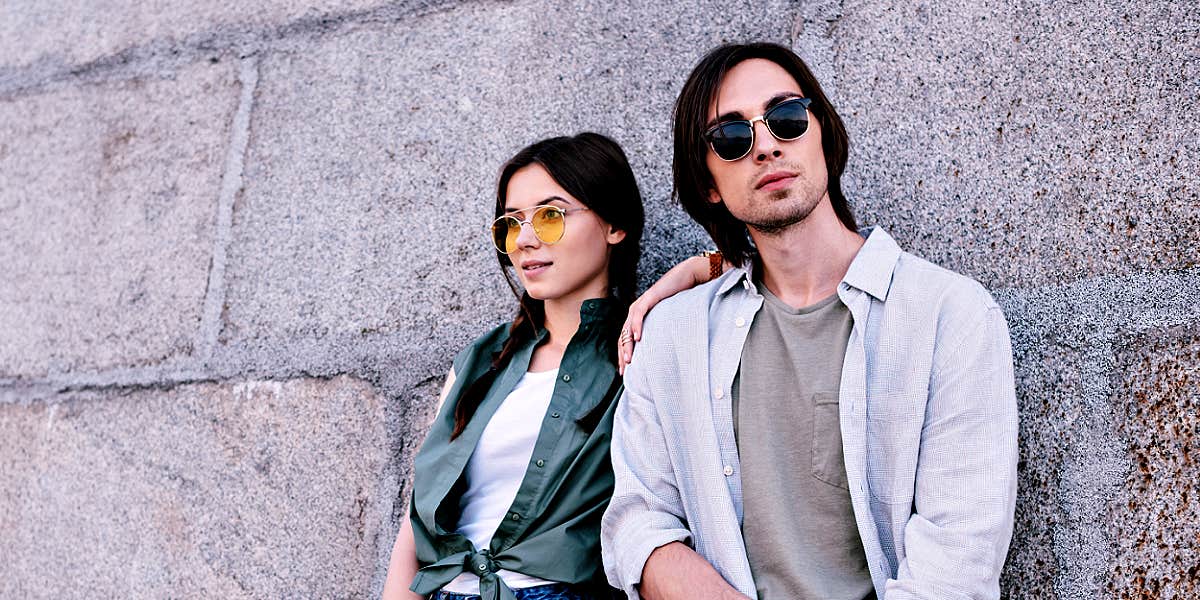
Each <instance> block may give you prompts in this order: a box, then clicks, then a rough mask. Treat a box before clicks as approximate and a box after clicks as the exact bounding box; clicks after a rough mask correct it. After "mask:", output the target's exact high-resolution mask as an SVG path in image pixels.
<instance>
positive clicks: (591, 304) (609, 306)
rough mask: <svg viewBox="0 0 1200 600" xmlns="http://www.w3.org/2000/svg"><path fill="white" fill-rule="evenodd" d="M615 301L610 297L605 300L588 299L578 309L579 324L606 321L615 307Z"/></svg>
mask: <svg viewBox="0 0 1200 600" xmlns="http://www.w3.org/2000/svg"><path fill="white" fill-rule="evenodd" d="M616 304H617V301H616V300H614V299H613V298H612V297H611V296H609V297H606V298H589V299H587V300H584V301H583V304H582V305H581V306H580V307H579V322H580V324H583V323H591V322H594V321H603V320H605V319H607V318H608V317H609V316H610V315H611V314H612V312H613V309H614V308H615V307H616Z"/></svg>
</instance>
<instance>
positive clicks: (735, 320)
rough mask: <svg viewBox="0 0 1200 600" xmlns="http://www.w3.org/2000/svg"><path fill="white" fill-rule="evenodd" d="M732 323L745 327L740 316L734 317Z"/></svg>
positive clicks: (743, 320) (744, 322)
mask: <svg viewBox="0 0 1200 600" xmlns="http://www.w3.org/2000/svg"><path fill="white" fill-rule="evenodd" d="M733 324H734V325H737V326H738V327H745V326H746V320H745V319H743V318H741V317H738V318H736V319H734V321H733Z"/></svg>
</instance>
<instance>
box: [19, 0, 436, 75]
mask: <svg viewBox="0 0 1200 600" xmlns="http://www.w3.org/2000/svg"><path fill="white" fill-rule="evenodd" d="M378 4H380V0H341V1H338V2H324V3H320V4H319V5H318V4H317V3H311V2H288V1H286V0H268V1H265V2H246V3H230V2H220V1H213V0H207V1H202V2H166V3H155V4H152V5H147V4H146V3H145V2H136V1H134V0H118V1H116V2H105V3H87V2H64V1H61V0H51V1H47V2H39V1H36V0H13V1H10V2H5V3H4V4H3V5H0V71H2V70H3V69H4V68H9V69H16V68H22V67H29V66H31V65H32V66H35V67H36V66H41V65H49V66H52V67H66V66H70V65H77V64H83V63H90V62H93V61H96V60H98V59H102V58H104V57H108V56H111V55H114V54H119V53H121V52H124V51H127V50H130V49H132V48H136V47H138V46H144V45H150V44H157V45H158V46H162V47H164V48H166V47H170V46H178V45H184V44H188V43H192V44H198V45H199V44H201V43H204V44H211V43H212V41H213V39H214V38H220V37H222V36H224V37H229V38H240V37H241V36H244V35H245V34H246V33H248V32H251V31H253V30H255V29H260V30H261V29H269V28H271V27H273V26H283V25H285V24H287V23H288V22H291V21H302V20H305V19H308V20H320V19H321V18H323V17H327V15H329V14H330V13H332V14H333V15H334V18H336V16H337V15H338V13H344V12H352V11H358V10H363V9H365V8H369V7H371V6H373V5H378ZM406 4H422V3H420V2H409V3H406Z"/></svg>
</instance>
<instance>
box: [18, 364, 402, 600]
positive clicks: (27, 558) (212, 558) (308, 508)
mask: <svg viewBox="0 0 1200 600" xmlns="http://www.w3.org/2000/svg"><path fill="white" fill-rule="evenodd" d="M384 411H385V401H384V399H383V397H382V396H380V395H379V394H378V393H377V392H376V391H375V390H374V389H373V388H372V386H370V385H369V384H366V383H365V382H363V381H361V380H357V379H354V378H350V377H336V378H332V379H328V380H323V379H297V380H290V381H247V382H242V383H197V384H190V385H182V386H178V387H174V388H171V389H159V388H148V389H142V390H113V391H95V392H77V393H72V394H69V395H65V396H62V397H60V398H59V399H58V401H56V402H54V403H50V404H45V403H34V404H28V405H20V404H5V405H0V530H3V531H4V535H3V536H0V556H4V560H3V561H0V596H3V597H5V598H33V597H46V598H65V597H80V596H82V595H86V596H90V597H109V598H116V597H122V598H162V597H210V598H211V597H220V598H229V597H232V598H264V597H273V598H279V597H308V598H329V597H360V596H363V595H366V594H367V593H368V590H370V588H371V582H372V577H373V576H374V574H375V569H376V563H377V561H378V560H379V556H378V554H379V551H378V548H380V547H383V548H386V549H389V550H390V548H391V543H392V538H391V537H390V536H391V535H392V533H391V532H385V531H382V530H381V529H380V526H381V524H384V523H388V522H389V519H390V516H391V515H390V511H391V510H392V502H393V500H394V498H395V492H396V484H395V482H394V478H393V477H392V474H393V469H394V466H393V457H392V454H391V452H390V450H389V448H390V446H391V445H390V444H389V442H388V437H387V433H386V431H385V418H384ZM383 560H384V561H386V557H384V558H383Z"/></svg>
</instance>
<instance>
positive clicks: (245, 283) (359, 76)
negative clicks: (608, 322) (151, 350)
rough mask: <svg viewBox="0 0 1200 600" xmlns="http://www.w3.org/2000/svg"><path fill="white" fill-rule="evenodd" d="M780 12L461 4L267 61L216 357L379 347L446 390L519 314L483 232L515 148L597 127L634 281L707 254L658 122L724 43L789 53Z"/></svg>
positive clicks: (741, 7)
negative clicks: (629, 184) (465, 356)
mask: <svg viewBox="0 0 1200 600" xmlns="http://www.w3.org/2000/svg"><path fill="white" fill-rule="evenodd" d="M780 14H786V7H785V6H784V5H783V4H782V3H768V4H767V5H766V6H763V5H758V4H757V3H750V2H736V3H733V4H732V5H730V4H728V3H715V2H704V3H697V4H688V5H686V6H684V5H683V4H680V5H670V6H666V7H664V6H659V5H649V4H638V5H632V6H623V7H622V9H621V10H619V11H613V10H612V7H611V6H610V5H609V4H607V3H582V4H580V5H578V6H576V7H575V8H573V9H572V10H571V11H562V10H559V9H558V8H557V4H556V3H551V2H518V3H513V4H499V5H497V4H464V5H461V6H458V7H456V8H454V9H452V10H447V11H442V12H438V13H435V14H430V15H426V16H424V17H422V18H421V19H420V20H417V21H414V22H410V23H397V24H385V25H380V26H377V27H371V28H362V29H361V30H357V31H354V32H353V33H349V34H347V35H343V36H336V37H328V38H326V39H323V40H321V41H320V43H316V44H315V45H313V46H312V47H309V48H305V49H304V51H297V52H287V53H275V54H270V55H267V56H264V57H263V60H262V63H261V77H260V79H259V86H258V89H257V91H256V101H255V107H254V118H253V135H252V138H251V142H250V147H249V150H248V152H247V157H246V177H245V181H246V187H245V190H244V193H243V194H242V196H241V197H240V198H239V201H238V203H237V205H236V206H235V209H234V216H233V223H234V232H233V238H234V243H233V245H232V246H231V248H230V253H229V257H230V258H229V265H230V267H229V270H228V295H227V298H228V302H227V305H228V306H227V309H226V311H225V315H224V322H223V331H222V343H224V344H226V347H227V349H228V353H229V355H230V356H238V353H239V352H242V351H246V352H249V353H250V354H249V355H248V358H246V360H249V361H251V362H252V363H253V364H256V365H262V364H273V363H272V361H274V360H275V358H273V357H274V356H278V355H279V353H281V352H285V350H284V344H283V341H284V340H286V341H287V348H288V350H287V351H290V350H294V349H296V348H308V347H309V346H307V345H306V344H308V343H309V342H308V340H314V342H313V343H314V344H316V346H319V347H318V348H316V349H314V350H313V352H315V353H327V354H330V355H333V356H334V357H335V358H333V359H331V360H334V361H336V360H337V359H336V357H337V356H352V355H354V354H355V352H356V350H355V348H358V347H361V346H362V345H363V344H364V343H368V342H369V340H370V339H371V338H372V337H375V336H377V334H378V335H392V334H395V337H394V338H392V339H398V340H401V341H400V342H399V346H397V347H392V348H391V350H389V351H391V352H395V354H396V355H397V356H400V357H403V362H404V364H405V368H406V369H413V370H416V371H421V372H423V373H424V375H422V376H426V375H430V374H433V373H435V372H436V373H437V374H438V375H441V374H442V373H443V372H444V370H445V369H446V367H447V365H448V359H449V357H450V356H451V355H452V354H453V352H454V351H455V350H457V348H459V347H461V345H462V344H463V343H465V342H466V341H467V340H468V339H469V338H470V337H471V336H473V335H477V334H478V333H480V332H482V331H483V330H484V328H486V327H489V326H490V325H492V324H494V323H497V322H499V321H502V320H507V319H509V318H511V315H512V313H513V312H514V310H515V302H514V300H513V298H512V295H511V294H510V292H509V290H508V288H507V287H506V286H505V284H504V283H503V281H502V279H501V277H500V272H499V267H498V266H497V264H496V261H495V255H494V252H493V250H492V249H491V246H490V242H489V239H488V237H487V235H486V233H485V228H486V226H487V224H488V223H489V222H490V221H491V219H492V205H493V203H494V198H495V190H494V185H495V177H496V174H497V172H498V171H499V168H500V166H501V164H502V163H503V162H504V161H505V160H507V159H508V158H509V156H511V155H512V154H513V153H515V152H516V151H517V150H518V149H520V148H521V147H522V146H525V145H527V144H529V143H532V142H534V141H535V140H538V139H541V138H544V137H548V136H551V135H563V134H573V133H577V132H580V131H584V130H595V131H599V132H601V133H605V134H608V135H610V136H612V137H613V138H614V139H616V140H617V141H618V142H620V143H622V144H623V146H624V147H625V149H626V151H627V153H628V154H629V156H630V159H631V162H632V164H633V166H634V169H635V172H636V173H637V175H638V176H639V182H640V184H641V186H642V191H643V194H644V196H645V199H646V204H647V208H648V210H647V212H648V219H647V233H646V236H645V243H644V248H645V255H646V256H647V260H646V261H645V262H644V264H643V269H642V272H643V273H644V274H661V273H662V272H663V271H665V270H666V268H667V267H668V266H670V265H671V264H674V262H675V261H677V260H678V259H679V258H682V257H683V256H686V255H687V254H690V253H693V252H695V251H697V250H699V249H700V248H703V247H706V246H708V245H709V243H708V242H707V236H705V235H704V234H703V232H702V231H701V230H700V229H699V228H698V227H696V226H695V225H694V224H692V223H691V222H690V220H688V219H687V217H686V216H685V215H684V214H683V213H682V211H681V210H680V209H679V208H678V207H676V206H675V205H674V203H673V202H671V201H670V200H669V189H670V183H669V169H670V157H671V154H670V152H671V138H670V135H671V134H670V112H671V105H672V103H673V102H674V100H675V95H676V93H677V89H678V87H679V86H680V85H681V84H682V81H683V79H684V78H685V77H686V75H687V73H688V71H689V70H690V69H691V67H692V66H693V63H694V61H695V60H697V59H698V58H699V56H700V55H701V54H702V53H703V52H704V51H706V50H707V49H708V48H710V47H712V46H714V45H716V44H718V43H720V42H721V41H723V40H727V39H743V38H745V39H749V38H755V39H757V38H765V39H775V40H777V41H784V42H786V39H787V35H788V32H789V31H790V28H791V22H790V20H789V19H788V18H782V19H781V18H779V15H780Z"/></svg>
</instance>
